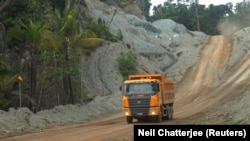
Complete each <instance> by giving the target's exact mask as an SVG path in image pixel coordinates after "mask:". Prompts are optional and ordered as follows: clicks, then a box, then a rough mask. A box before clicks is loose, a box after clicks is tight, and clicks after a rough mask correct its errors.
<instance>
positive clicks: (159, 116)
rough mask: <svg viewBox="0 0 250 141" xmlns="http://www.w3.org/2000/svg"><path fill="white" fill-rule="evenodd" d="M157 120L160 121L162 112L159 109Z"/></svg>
mask: <svg viewBox="0 0 250 141" xmlns="http://www.w3.org/2000/svg"><path fill="white" fill-rule="evenodd" d="M156 120H157V122H158V123H161V122H162V112H161V111H160V113H159V115H158V117H157V119H156Z"/></svg>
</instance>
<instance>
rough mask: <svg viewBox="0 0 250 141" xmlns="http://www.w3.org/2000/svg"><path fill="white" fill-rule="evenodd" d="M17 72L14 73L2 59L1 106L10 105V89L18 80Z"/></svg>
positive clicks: (0, 78)
mask: <svg viewBox="0 0 250 141" xmlns="http://www.w3.org/2000/svg"><path fill="white" fill-rule="evenodd" d="M17 76H18V75H17V74H14V75H13V74H12V73H11V70H10V69H9V66H8V65H7V64H6V63H5V62H4V61H3V60H0V108H1V109H5V108H7V107H8V104H9V100H8V97H9V95H10V91H11V90H12V88H13V85H14V84H15V82H16V80H17Z"/></svg>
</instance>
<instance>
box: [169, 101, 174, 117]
mask: <svg viewBox="0 0 250 141" xmlns="http://www.w3.org/2000/svg"><path fill="white" fill-rule="evenodd" d="M173 114H174V107H173V104H172V105H171V106H170V115H171V118H170V120H172V119H173Z"/></svg>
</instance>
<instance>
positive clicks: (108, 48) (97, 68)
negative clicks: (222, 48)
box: [81, 0, 208, 95]
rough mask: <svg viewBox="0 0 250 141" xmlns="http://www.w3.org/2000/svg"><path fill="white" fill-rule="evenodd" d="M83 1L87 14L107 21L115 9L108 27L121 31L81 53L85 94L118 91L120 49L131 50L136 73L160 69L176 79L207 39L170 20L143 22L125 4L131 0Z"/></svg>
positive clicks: (113, 30) (197, 56)
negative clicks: (116, 0)
mask: <svg viewBox="0 0 250 141" xmlns="http://www.w3.org/2000/svg"><path fill="white" fill-rule="evenodd" d="M85 4H86V6H85V7H87V8H88V13H89V16H91V17H95V18H96V19H98V18H99V17H101V18H102V19H104V20H105V21H108V22H110V21H111V19H112V16H113V14H114V11H115V10H117V13H116V14H115V15H114V18H113V20H112V22H111V24H110V29H111V31H112V33H113V34H115V35H116V34H117V33H118V31H119V30H120V31H121V32H122V35H123V41H120V42H116V43H111V42H109V43H106V44H105V45H103V46H102V47H99V48H98V49H97V50H96V51H95V52H93V53H91V55H90V56H83V59H82V63H83V65H82V67H83V68H82V70H81V71H82V78H83V79H82V81H83V84H84V88H83V89H84V91H85V93H87V94H94V95H107V94H116V93H119V89H118V88H119V86H120V85H121V84H122V81H123V80H122V76H121V74H120V73H119V71H118V67H117V66H118V64H117V61H116V59H117V57H118V56H119V54H120V52H128V51H133V53H135V54H136V55H137V59H138V62H139V65H138V70H139V73H164V74H165V75H166V76H168V78H169V79H175V80H176V81H179V80H180V79H181V77H182V74H183V73H184V72H185V70H186V69H187V68H188V67H190V66H191V65H192V64H193V63H195V61H196V59H198V58H199V50H200V49H201V47H202V45H203V44H205V43H206V42H207V38H208V36H207V35H205V34H204V33H201V32H193V31H189V30H188V29H186V27H184V26H183V25H180V24H177V23H175V22H174V21H172V20H169V19H163V20H159V21H156V22H153V23H150V22H147V21H146V20H144V19H145V18H142V17H141V15H140V14H139V15H140V17H138V16H136V15H138V14H133V13H134V12H135V13H138V11H139V10H138V9H137V8H135V10H133V9H131V8H129V7H136V5H135V4H134V3H127V4H124V5H123V8H120V7H119V6H115V5H107V3H104V2H100V1H99V0H85ZM128 9H130V10H129V11H128ZM184 52H185V53H184ZM190 56H193V57H190ZM183 60H185V61H183Z"/></svg>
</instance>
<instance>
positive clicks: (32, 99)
mask: <svg viewBox="0 0 250 141" xmlns="http://www.w3.org/2000/svg"><path fill="white" fill-rule="evenodd" d="M72 2H74V1H71V3H70V5H74V4H73V3H72ZM0 4H1V5H0V10H2V11H1V12H2V14H1V15H0V21H1V23H3V25H4V26H1V30H4V31H6V35H5V37H4V38H3V36H0V37H2V38H1V39H0V41H2V40H4V39H5V43H6V46H3V47H4V48H2V47H1V48H0V49H1V51H2V52H7V53H8V51H9V50H11V51H12V52H14V53H9V55H6V57H5V58H3V60H6V61H5V64H6V65H5V66H16V67H15V68H14V67H13V68H11V67H9V68H10V69H8V72H9V73H8V75H7V74H5V73H1V76H0V109H8V108H9V107H17V106H19V104H18V103H19V101H18V99H19V96H18V95H17V93H18V90H19V85H17V84H18V83H17V81H16V77H17V75H16V74H19V73H20V74H22V76H23V79H24V81H23V82H22V83H21V86H22V87H21V89H22V95H24V98H23V99H22V106H23V107H28V108H29V109H31V110H32V111H34V112H36V111H39V110H41V109H49V108H52V107H54V106H56V105H64V104H75V103H79V102H81V101H86V100H84V98H85V97H84V96H82V90H81V86H80V84H81V83H80V78H81V77H80V73H79V61H80V54H79V49H84V50H90V51H94V49H95V48H96V47H98V46H100V45H101V44H102V43H103V42H104V41H105V40H111V41H118V40H121V39H122V38H121V36H120V34H119V36H114V35H112V34H111V33H110V31H109V27H108V24H106V23H105V24H104V23H100V24H99V25H102V26H103V28H100V29H99V27H100V26H96V27H92V28H86V26H85V28H83V27H82V26H81V24H80V22H79V21H78V19H79V18H78V16H79V13H78V11H76V10H75V9H74V8H71V7H68V8H65V7H66V6H65V7H64V4H65V2H64V1H58V0H53V1H49V0H44V1H42V0H24V1H18V0H13V1H3V3H0ZM67 4H68V3H67ZM20 5H21V6H22V7H20ZM19 10H20V11H19ZM16 13H17V14H16ZM114 15H115V14H114ZM88 22H89V23H88ZM90 24H94V22H93V21H87V25H90ZM97 25H98V24H97ZM2 27H4V28H5V29H2ZM103 29H105V32H104V33H101V34H100V33H99V32H100V31H101V30H103ZM98 30H100V31H98ZM4 33H5V32H4ZM20 58H22V60H20ZM13 60H15V61H13ZM20 62H21V63H20ZM2 66H3V65H2ZM2 68H4V67H1V71H3V70H6V69H2ZM7 88H8V89H7ZM81 98H82V99H81Z"/></svg>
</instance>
